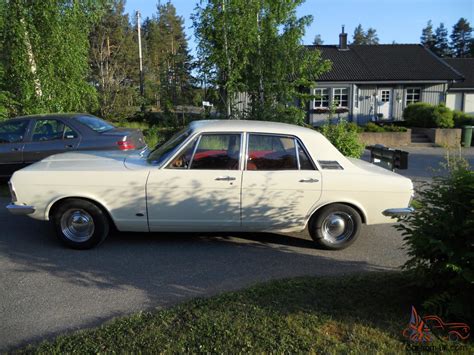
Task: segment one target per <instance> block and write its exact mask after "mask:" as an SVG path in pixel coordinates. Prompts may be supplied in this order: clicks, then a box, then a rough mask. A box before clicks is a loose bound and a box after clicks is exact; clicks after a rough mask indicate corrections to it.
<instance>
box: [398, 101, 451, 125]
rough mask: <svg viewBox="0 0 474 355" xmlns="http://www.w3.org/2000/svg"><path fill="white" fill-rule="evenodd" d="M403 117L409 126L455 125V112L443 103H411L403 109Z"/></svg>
mask: <svg viewBox="0 0 474 355" xmlns="http://www.w3.org/2000/svg"><path fill="white" fill-rule="evenodd" d="M403 118H404V119H405V121H406V124H407V126H408V127H423V128H453V127H454V120H453V112H452V111H451V110H450V109H449V108H447V107H446V106H444V105H443V104H439V105H437V106H433V105H430V104H427V103H424V102H417V103H414V104H410V105H408V106H407V107H406V108H405V110H404V111H403Z"/></svg>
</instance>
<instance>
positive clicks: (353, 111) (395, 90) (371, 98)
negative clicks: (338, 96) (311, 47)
mask: <svg viewBox="0 0 474 355" xmlns="http://www.w3.org/2000/svg"><path fill="white" fill-rule="evenodd" d="M317 87H318V88H321V87H327V88H331V90H330V102H331V100H332V88H337V87H347V88H349V113H348V114H346V115H345V116H346V117H347V118H348V119H349V120H350V121H353V122H356V123H357V124H361V125H363V124H366V123H367V122H370V121H372V120H373V119H374V117H376V115H377V113H378V110H379V109H378V103H377V99H376V97H375V95H378V94H379V92H378V91H379V89H381V88H383V89H385V88H387V89H391V90H392V91H391V92H392V96H391V102H390V112H391V113H390V116H391V117H389V119H390V120H402V119H403V110H404V109H405V107H406V90H407V89H408V88H420V90H421V97H420V99H421V101H422V102H426V103H429V104H432V105H437V104H439V103H441V102H445V100H446V89H447V87H446V84H444V83H441V84H409V85H408V84H407V85H403V84H383V83H380V84H379V85H376V84H370V85H369V84H354V83H320V84H318V86H317ZM313 108H314V104H313V103H311V106H310V110H309V115H308V116H309V123H310V124H313V125H320V124H322V123H324V122H326V121H327V118H328V115H327V114H321V113H320V114H316V113H314V112H313V110H312V109H313ZM338 117H341V115H336V117H335V118H338ZM342 117H344V115H342Z"/></svg>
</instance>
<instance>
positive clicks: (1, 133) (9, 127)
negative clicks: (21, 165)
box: [0, 120, 28, 143]
mask: <svg viewBox="0 0 474 355" xmlns="http://www.w3.org/2000/svg"><path fill="white" fill-rule="evenodd" d="M27 127H28V121H17V120H10V121H7V122H2V123H0V143H18V142H21V141H22V140H23V138H24V137H25V133H26V128H27Z"/></svg>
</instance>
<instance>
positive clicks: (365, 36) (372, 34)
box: [352, 24, 379, 44]
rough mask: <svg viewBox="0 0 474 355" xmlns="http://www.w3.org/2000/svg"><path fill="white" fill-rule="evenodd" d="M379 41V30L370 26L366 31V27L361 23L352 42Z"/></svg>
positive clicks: (367, 42)
mask: <svg viewBox="0 0 474 355" xmlns="http://www.w3.org/2000/svg"><path fill="white" fill-rule="evenodd" d="M378 43H379V37H378V36H377V31H376V30H375V29H374V28H372V27H369V29H368V30H367V32H366V31H364V28H363V27H362V25H361V24H359V25H358V26H357V27H356V28H355V30H354V34H353V36H352V44H378Z"/></svg>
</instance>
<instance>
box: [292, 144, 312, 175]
mask: <svg viewBox="0 0 474 355" xmlns="http://www.w3.org/2000/svg"><path fill="white" fill-rule="evenodd" d="M296 146H297V147H298V159H299V162H300V170H315V168H314V165H313V163H312V162H311V159H310V158H309V156H308V154H306V151H305V150H304V149H303V147H302V146H301V144H300V142H298V141H297V142H296Z"/></svg>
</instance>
